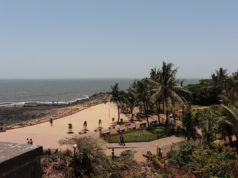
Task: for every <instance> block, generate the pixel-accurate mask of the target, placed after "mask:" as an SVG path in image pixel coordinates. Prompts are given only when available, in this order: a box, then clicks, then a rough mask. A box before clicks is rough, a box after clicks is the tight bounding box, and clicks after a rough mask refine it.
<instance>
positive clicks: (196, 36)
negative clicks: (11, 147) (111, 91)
mask: <svg viewBox="0 0 238 178" xmlns="http://www.w3.org/2000/svg"><path fill="white" fill-rule="evenodd" d="M237 9H238V1H237V0H229V1H226V0H209V1H207V0H199V1H195V0H176V1H175V0H174V1H172V0H166V1H165V0H163V1H162V0H120V1H116V0H114V1H113V0H100V1H99V0H87V1H86V0H82V1H81V0H67V1H66V0H65V1H63V0H40V1H32V0H28V1H26V0H21V1H19V0H15V1H14V0H0V78H2V79H10V78H142V77H145V76H148V75H149V72H150V69H151V68H154V67H160V66H161V64H162V61H166V62H172V63H173V64H174V66H175V67H177V68H178V73H177V77H180V78H208V77H210V75H211V74H212V73H213V72H214V71H215V70H216V69H218V68H219V67H224V68H226V69H228V71H229V72H234V71H236V70H237V69H238V10H237Z"/></svg>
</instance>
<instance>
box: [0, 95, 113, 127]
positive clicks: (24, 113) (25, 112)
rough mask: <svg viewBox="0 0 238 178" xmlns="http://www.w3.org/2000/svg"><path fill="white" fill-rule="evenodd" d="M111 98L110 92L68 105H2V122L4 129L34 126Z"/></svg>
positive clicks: (0, 119)
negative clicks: (17, 106) (18, 106)
mask: <svg viewBox="0 0 238 178" xmlns="http://www.w3.org/2000/svg"><path fill="white" fill-rule="evenodd" d="M109 99H110V94H109V93H97V94H94V95H92V96H90V97H89V98H88V99H82V100H79V101H77V102H75V103H73V104H68V105H63V106H62V105H51V106H49V105H46V106H45V105H42V106H32V107H20V108H14V107H0V122H1V123H2V124H3V127H4V130H10V129H16V128H21V127H27V126H32V125H36V124H40V123H43V122H48V121H49V118H52V119H53V120H56V119H60V118H63V117H67V116H70V115H73V114H75V113H77V112H80V111H82V110H84V109H87V108H89V107H92V106H95V105H98V104H102V103H106V102H108V101H109Z"/></svg>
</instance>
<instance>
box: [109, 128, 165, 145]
mask: <svg viewBox="0 0 238 178" xmlns="http://www.w3.org/2000/svg"><path fill="white" fill-rule="evenodd" d="M166 135H167V134H166V133H165V132H164V126H159V127H154V128H151V129H150V130H135V131H132V132H129V133H126V134H123V137H124V140H125V142H146V141H152V140H156V139H158V138H162V137H165V136H166ZM119 137H120V135H116V136H111V137H110V142H116V143H117V142H118V141H119Z"/></svg>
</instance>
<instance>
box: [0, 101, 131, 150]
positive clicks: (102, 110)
mask: <svg viewBox="0 0 238 178" xmlns="http://www.w3.org/2000/svg"><path fill="white" fill-rule="evenodd" d="M113 117H114V118H115V120H116V119H117V107H116V106H115V105H114V104H113V103H110V102H108V103H106V104H98V105H96V106H92V107H89V108H87V109H84V110H82V111H80V112H78V113H75V114H73V115H70V116H67V117H62V118H60V119H57V120H53V126H51V125H50V123H49V122H44V123H40V124H36V125H33V126H27V127H23V128H17V129H12V130H7V131H6V132H1V133H0V142H14V143H26V139H27V138H32V139H33V144H36V145H42V146H43V148H44V149H47V148H60V145H59V144H58V141H59V140H60V139H63V138H65V137H71V136H74V135H79V134H78V132H80V131H82V129H83V123H84V121H87V129H88V130H89V132H88V133H87V134H83V135H85V136H86V135H92V134H98V132H97V133H95V132H94V129H96V128H97V127H98V121H99V119H101V120H102V125H101V126H102V127H103V128H108V127H109V126H110V125H111V124H112V118H113ZM121 118H123V119H124V120H126V119H128V118H127V116H126V115H124V114H121ZM69 123H72V126H73V132H74V134H67V132H68V124H69Z"/></svg>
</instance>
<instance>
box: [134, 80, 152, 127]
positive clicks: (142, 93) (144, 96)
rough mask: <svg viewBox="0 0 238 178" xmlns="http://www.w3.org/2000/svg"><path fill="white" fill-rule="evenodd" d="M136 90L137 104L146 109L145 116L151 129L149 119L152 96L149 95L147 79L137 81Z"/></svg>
mask: <svg viewBox="0 0 238 178" xmlns="http://www.w3.org/2000/svg"><path fill="white" fill-rule="evenodd" d="M134 90H135V92H136V98H137V103H138V105H139V106H140V107H143V109H144V114H145V116H146V120H147V125H148V127H149V125H150V124H149V118H148V114H149V113H148V110H149V105H150V101H149V98H150V95H149V92H150V91H149V89H148V85H147V79H142V80H140V81H137V82H135V83H134Z"/></svg>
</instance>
